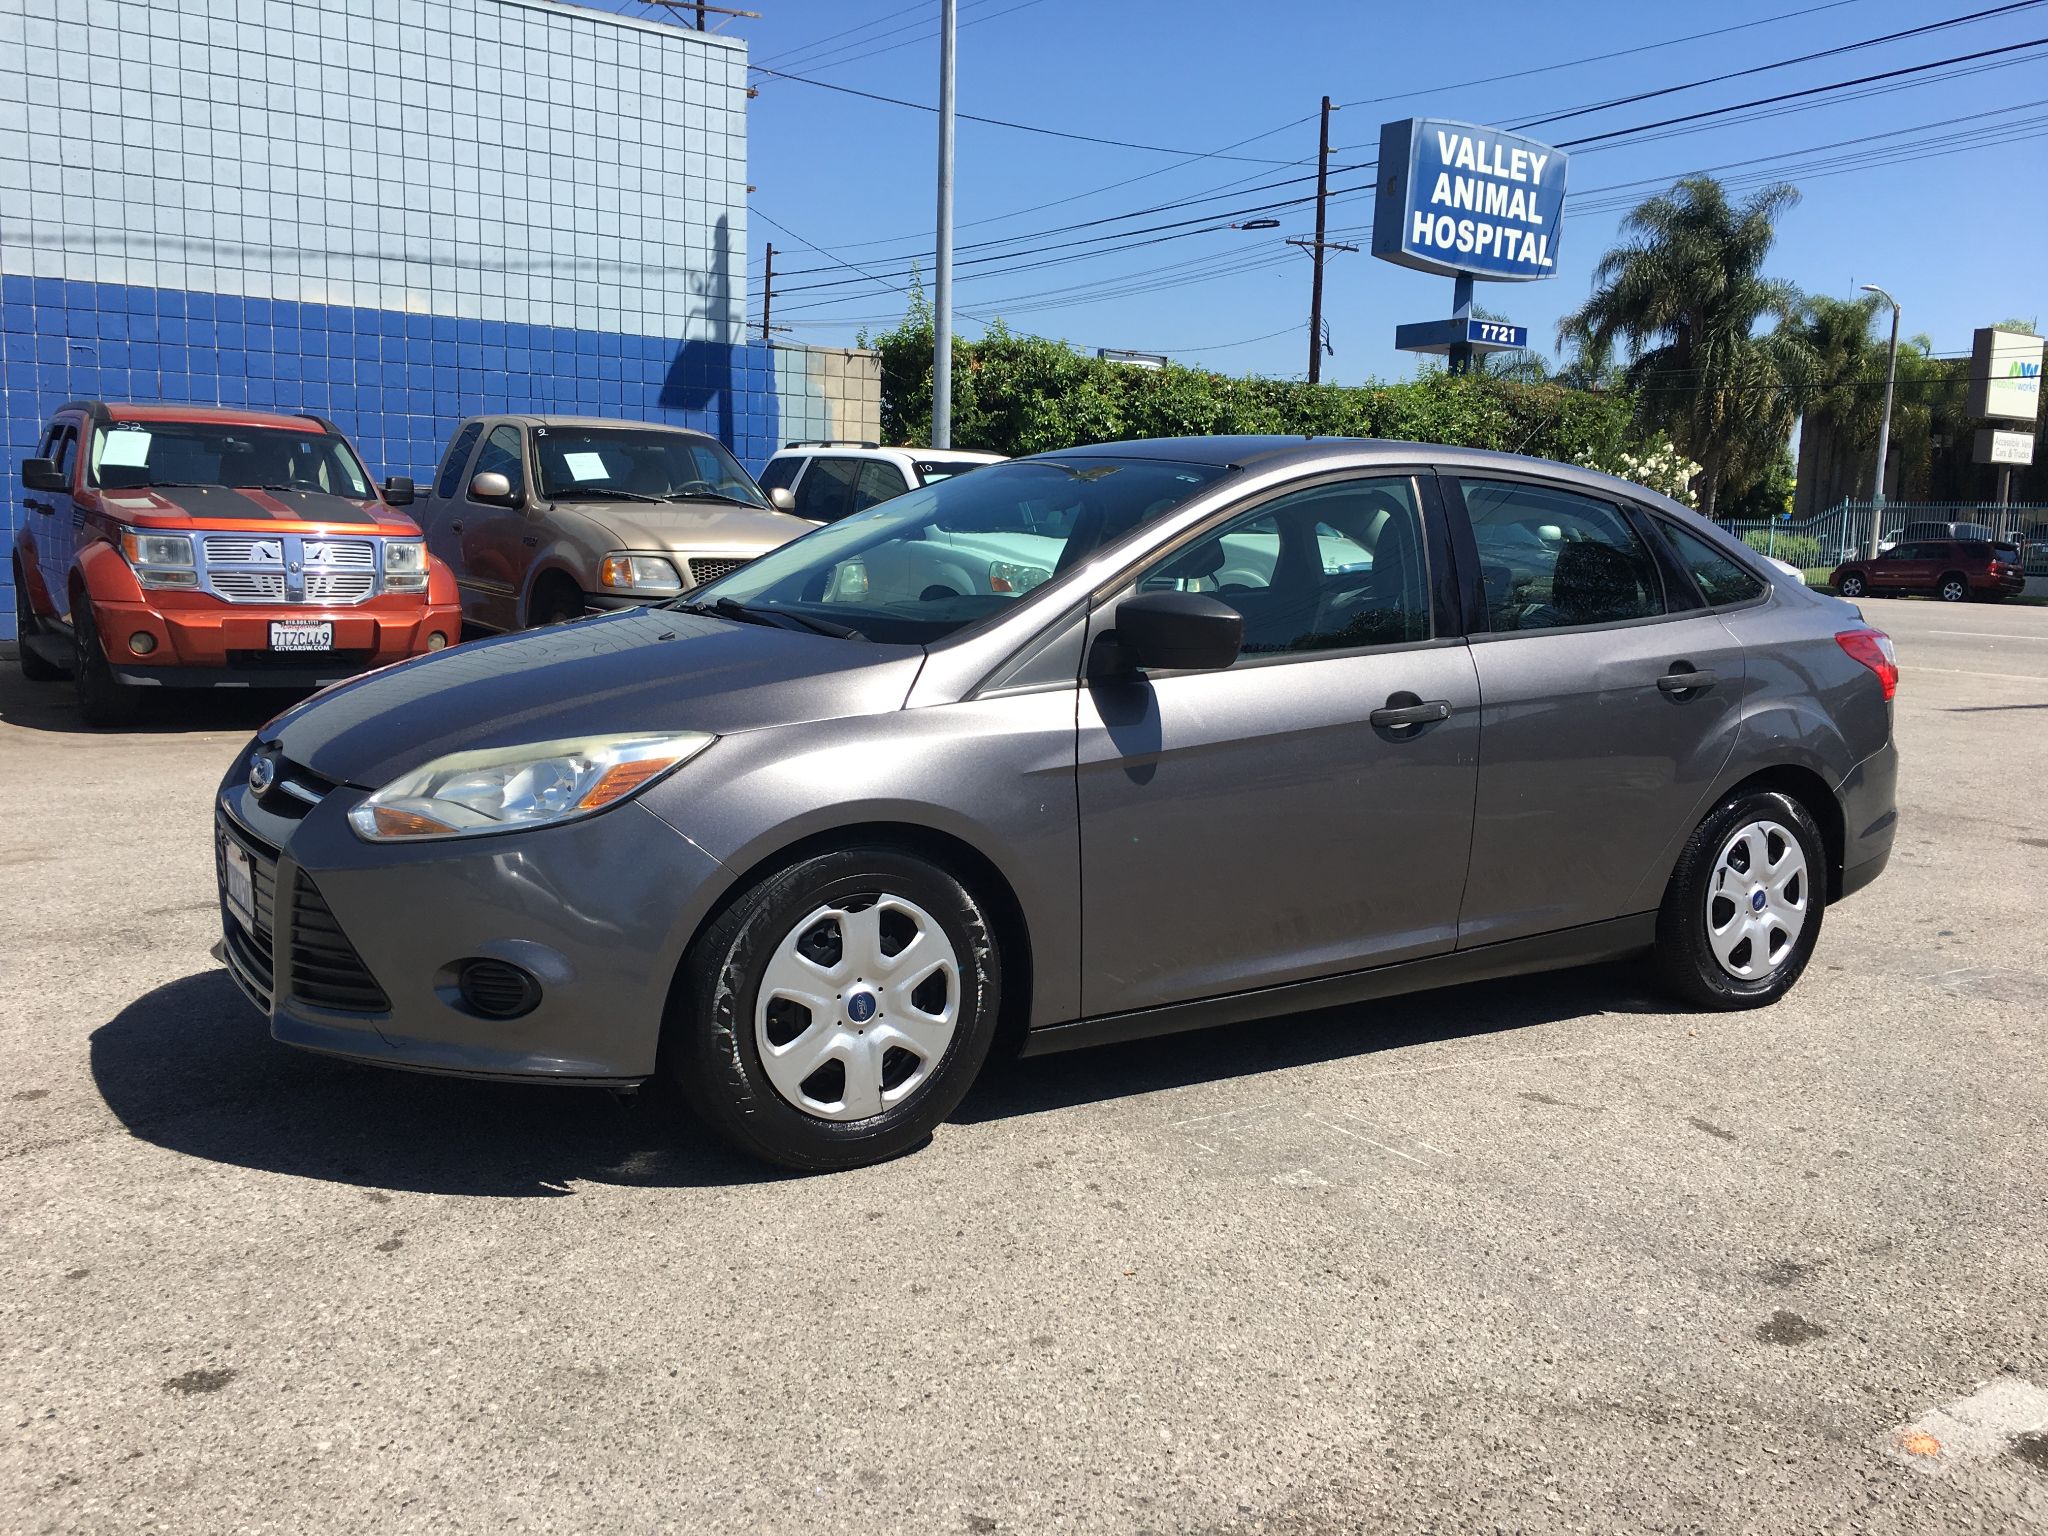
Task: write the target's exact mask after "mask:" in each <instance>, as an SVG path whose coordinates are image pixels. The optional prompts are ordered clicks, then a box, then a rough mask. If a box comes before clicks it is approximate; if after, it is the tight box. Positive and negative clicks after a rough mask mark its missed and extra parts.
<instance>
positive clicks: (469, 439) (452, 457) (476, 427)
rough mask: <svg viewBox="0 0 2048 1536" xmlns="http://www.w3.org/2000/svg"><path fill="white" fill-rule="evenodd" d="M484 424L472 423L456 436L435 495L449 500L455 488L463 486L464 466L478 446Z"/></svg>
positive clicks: (442, 467)
mask: <svg viewBox="0 0 2048 1536" xmlns="http://www.w3.org/2000/svg"><path fill="white" fill-rule="evenodd" d="M483 429H484V424H483V423H482V422H480V421H472V422H471V423H470V424H469V425H468V426H466V427H464V428H463V429H462V430H461V431H460V432H458V433H456V434H455V442H454V444H453V446H451V447H450V448H449V450H448V457H447V458H446V459H444V460H442V461H441V478H440V479H438V480H436V481H435V482H434V494H435V495H436V496H439V497H440V498H441V499H442V500H444V501H445V500H447V499H448V498H449V497H450V496H453V495H454V494H455V488H456V487H457V486H458V485H460V484H462V466H463V465H465V464H467V463H468V462H469V450H470V449H472V448H474V447H475V446H476V440H477V434H479V433H480V432H482V431H483Z"/></svg>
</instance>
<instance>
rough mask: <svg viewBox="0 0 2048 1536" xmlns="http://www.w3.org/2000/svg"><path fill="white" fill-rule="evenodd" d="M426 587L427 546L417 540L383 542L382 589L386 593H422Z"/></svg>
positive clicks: (388, 540)
mask: <svg viewBox="0 0 2048 1536" xmlns="http://www.w3.org/2000/svg"><path fill="white" fill-rule="evenodd" d="M426 586H427V546H426V545H425V544H424V543H423V542H421V541H420V540H418V539H386V540H385V541H384V589H385V590H386V591H387V592H424V591H425V590H426Z"/></svg>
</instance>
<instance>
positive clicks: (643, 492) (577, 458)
mask: <svg viewBox="0 0 2048 1536" xmlns="http://www.w3.org/2000/svg"><path fill="white" fill-rule="evenodd" d="M533 457H534V462H535V465H536V467H537V468H538V469H539V471H540V491H541V494H542V495H543V496H545V497H547V498H548V499H549V500H551V501H574V500H575V499H576V498H577V497H578V496H599V497H606V498H610V497H614V496H617V497H649V498H652V499H653V500H655V501H674V502H676V503H677V504H678V505H680V504H683V503H685V502H691V501H737V502H742V503H744V504H745V505H747V506H750V507H759V508H760V509H761V510H762V511H764V512H765V511H768V510H769V507H768V498H767V497H765V496H763V495H762V494H761V491H760V488H759V487H758V486H756V485H755V484H754V481H753V478H752V477H751V476H750V475H748V473H747V472H746V471H745V470H744V469H741V468H740V466H739V461H738V460H737V459H735V458H734V457H733V456H732V455H731V454H729V453H727V452H726V451H725V449H724V448H722V447H721V446H719V444H717V443H715V442H713V441H711V440H710V439H709V438H702V437H686V436H684V435H683V434H682V433H680V432H663V431H660V430H658V429H651V428H650V429H646V430H637V429H635V428H632V427H577V426H545V427H535V428H534V429H533Z"/></svg>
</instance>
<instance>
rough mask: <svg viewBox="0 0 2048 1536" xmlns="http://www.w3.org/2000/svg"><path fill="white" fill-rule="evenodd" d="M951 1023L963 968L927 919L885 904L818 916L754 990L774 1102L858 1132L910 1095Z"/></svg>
mask: <svg viewBox="0 0 2048 1536" xmlns="http://www.w3.org/2000/svg"><path fill="white" fill-rule="evenodd" d="M959 1018H960V960H959V957H958V956H957V955H956V954H954V952H953V944H952V941H951V940H950V939H948V938H947V937H946V931H945V929H943V928H941V927H940V926H939V924H938V922H937V921H936V920H935V919H934V918H933V917H932V915H931V914H930V913H929V912H927V911H925V910H924V908H922V907H920V906H918V905H917V904H916V903H915V902H912V901H906V900H905V899H904V898H903V897H901V896H891V895H887V894H883V895H878V896H858V897H852V898H849V899H848V900H846V901H844V902H841V903H838V904H836V905H833V906H824V907H819V908H818V909H817V910H816V911H815V912H813V913H811V915H810V916H809V917H806V918H804V919H803V920H802V921H801V922H799V923H798V924H797V925H796V926H795V927H794V928H792V929H790V930H789V932H788V933H787V934H785V935H784V936H783V940H782V942H781V943H780V944H779V945H777V946H776V948H775V954H774V955H773V957H771V958H770V960H769V961H768V969H767V972H766V974H764V975H763V976H762V978H761V990H760V995H759V997H758V999H757V1000H756V1002H755V1005H754V1045H755V1048H756V1049H757V1050H758V1051H759V1052H760V1055H761V1067H762V1070H763V1071H765V1072H766V1073H767V1074H768V1081H769V1082H771V1083H773V1084H774V1085H775V1091H776V1092H777V1093H779V1094H781V1095H782V1097H783V1098H784V1099H786V1100H788V1101H789V1102H790V1103H791V1104H793V1105H795V1106H796V1107H797V1108H798V1109H800V1110H802V1111H803V1112H804V1113H805V1114H807V1115H815V1116H817V1117H818V1118H819V1119H820V1120H863V1119H866V1118H867V1117H868V1116H869V1115H878V1114H880V1113H881V1112H882V1111H883V1110H885V1109H890V1108H893V1107H894V1106H896V1105H898V1104H900V1103H902V1102H903V1101H904V1100H905V1099H907V1098H909V1097H910V1096H911V1095H912V1094H914V1093H915V1092H917V1090H918V1089H919V1088H921V1087H922V1086H923V1085H924V1084H925V1082H926V1081H927V1080H928V1079H929V1078H930V1077H931V1075H932V1073H933V1072H935V1071H937V1070H938V1065H939V1062H940V1061H941V1060H942V1059H944V1057H945V1054H946V1047H947V1045H949V1044H950V1043H951V1042H952V1039H953V1029H954V1026H955V1025H956V1024H957V1023H958V1022H959Z"/></svg>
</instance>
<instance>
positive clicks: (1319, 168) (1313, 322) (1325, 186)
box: [1308, 96, 1330, 384]
mask: <svg viewBox="0 0 2048 1536" xmlns="http://www.w3.org/2000/svg"><path fill="white" fill-rule="evenodd" d="M1329 201H1330V98H1329V97H1327V96H1325V97H1324V98H1323V139H1322V148H1321V149H1320V150H1318V151H1317V153H1316V245H1315V249H1314V250H1313V251H1311V252H1309V254H1310V255H1311V256H1313V257H1314V258H1315V263H1316V272H1315V276H1314V278H1312V279H1311V280H1310V286H1309V298H1308V381H1309V383H1311V384H1320V383H1321V382H1322V381H1323V231H1324V228H1325V221H1326V218H1327V216H1328V212H1329V206H1328V205H1329Z"/></svg>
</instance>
